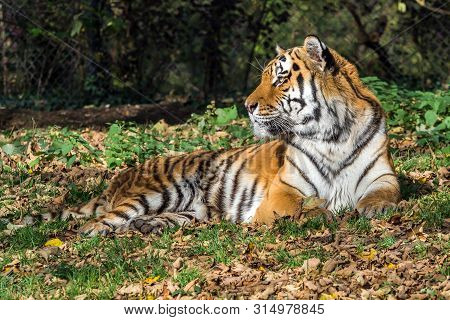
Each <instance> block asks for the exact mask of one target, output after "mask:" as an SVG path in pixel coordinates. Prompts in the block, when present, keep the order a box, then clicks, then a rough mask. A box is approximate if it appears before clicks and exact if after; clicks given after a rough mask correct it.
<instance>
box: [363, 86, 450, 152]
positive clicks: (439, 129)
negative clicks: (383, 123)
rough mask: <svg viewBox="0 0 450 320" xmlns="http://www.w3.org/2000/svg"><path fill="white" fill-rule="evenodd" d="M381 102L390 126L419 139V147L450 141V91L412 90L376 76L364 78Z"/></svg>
mask: <svg viewBox="0 0 450 320" xmlns="http://www.w3.org/2000/svg"><path fill="white" fill-rule="evenodd" d="M363 81H364V83H366V84H367V85H368V86H369V88H370V89H372V90H373V91H374V93H375V94H376V96H377V97H378V99H380V101H381V104H382V106H383V108H384V110H385V111H386V113H387V124H388V125H389V126H390V127H398V126H401V127H402V128H404V129H405V130H409V131H413V132H415V134H416V135H417V136H418V138H419V139H418V141H417V142H418V144H419V145H426V144H433V145H437V144H441V143H448V142H449V141H450V116H449V112H450V109H449V108H450V92H449V91H448V90H437V91H436V92H429V91H426V92H424V91H412V90H407V89H404V88H401V87H399V86H397V85H396V84H389V83H387V82H385V81H382V80H380V79H378V78H376V77H366V78H363Z"/></svg>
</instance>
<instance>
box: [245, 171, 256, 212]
mask: <svg viewBox="0 0 450 320" xmlns="http://www.w3.org/2000/svg"><path fill="white" fill-rule="evenodd" d="M257 180H258V178H256V179H255V180H253V185H252V188H251V189H250V197H249V198H248V200H249V201H248V209H247V210H250V208H251V207H252V206H253V201H255V196H256V195H255V192H256V187H257Z"/></svg>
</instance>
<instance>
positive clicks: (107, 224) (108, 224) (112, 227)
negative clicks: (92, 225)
mask: <svg viewBox="0 0 450 320" xmlns="http://www.w3.org/2000/svg"><path fill="white" fill-rule="evenodd" d="M99 222H100V223H101V224H103V225H105V226H107V227H110V228H111V229H115V227H114V225H112V224H111V223H108V222H106V221H105V220H100V221H99Z"/></svg>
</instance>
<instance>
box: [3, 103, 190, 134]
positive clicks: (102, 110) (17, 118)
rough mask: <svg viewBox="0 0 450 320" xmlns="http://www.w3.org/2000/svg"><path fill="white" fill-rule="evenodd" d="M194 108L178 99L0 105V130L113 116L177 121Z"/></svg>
mask: <svg viewBox="0 0 450 320" xmlns="http://www.w3.org/2000/svg"><path fill="white" fill-rule="evenodd" d="M194 111H195V110H194V108H193V107H192V106H190V105H188V104H185V103H181V102H163V103H159V104H137V105H121V106H117V107H105V106H102V107H95V108H83V109H75V110H58V111H33V110H24V109H16V110H10V109H0V130H15V129H23V128H40V127H46V126H50V125H57V126H62V127H72V128H79V127H97V126H104V125H105V124H107V123H111V122H114V121H116V120H123V121H134V122H137V123H149V122H151V123H155V122H157V121H159V120H161V119H164V120H165V121H166V122H167V123H168V124H178V123H182V122H184V121H186V119H188V118H189V116H190V115H191V113H192V112H194Z"/></svg>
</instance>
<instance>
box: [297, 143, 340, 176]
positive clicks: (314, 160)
mask: <svg viewBox="0 0 450 320" xmlns="http://www.w3.org/2000/svg"><path fill="white" fill-rule="evenodd" d="M288 143H289V145H290V146H293V147H294V148H296V149H297V150H299V151H300V152H302V153H303V154H304V155H305V156H307V157H308V159H309V160H310V161H311V163H312V164H313V165H314V166H315V167H316V169H317V171H318V172H319V173H320V175H321V176H322V177H323V178H324V179H325V180H326V181H327V182H328V183H330V182H331V180H330V178H329V176H328V174H327V173H326V172H324V171H323V168H322V166H321V165H320V164H319V163H318V162H317V159H316V158H315V157H314V156H312V155H311V154H310V153H309V152H307V151H306V150H305V149H303V148H302V147H300V146H298V145H297V144H295V143H293V142H288ZM299 169H300V168H299ZM327 169H328V170H329V168H327Z"/></svg>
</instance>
